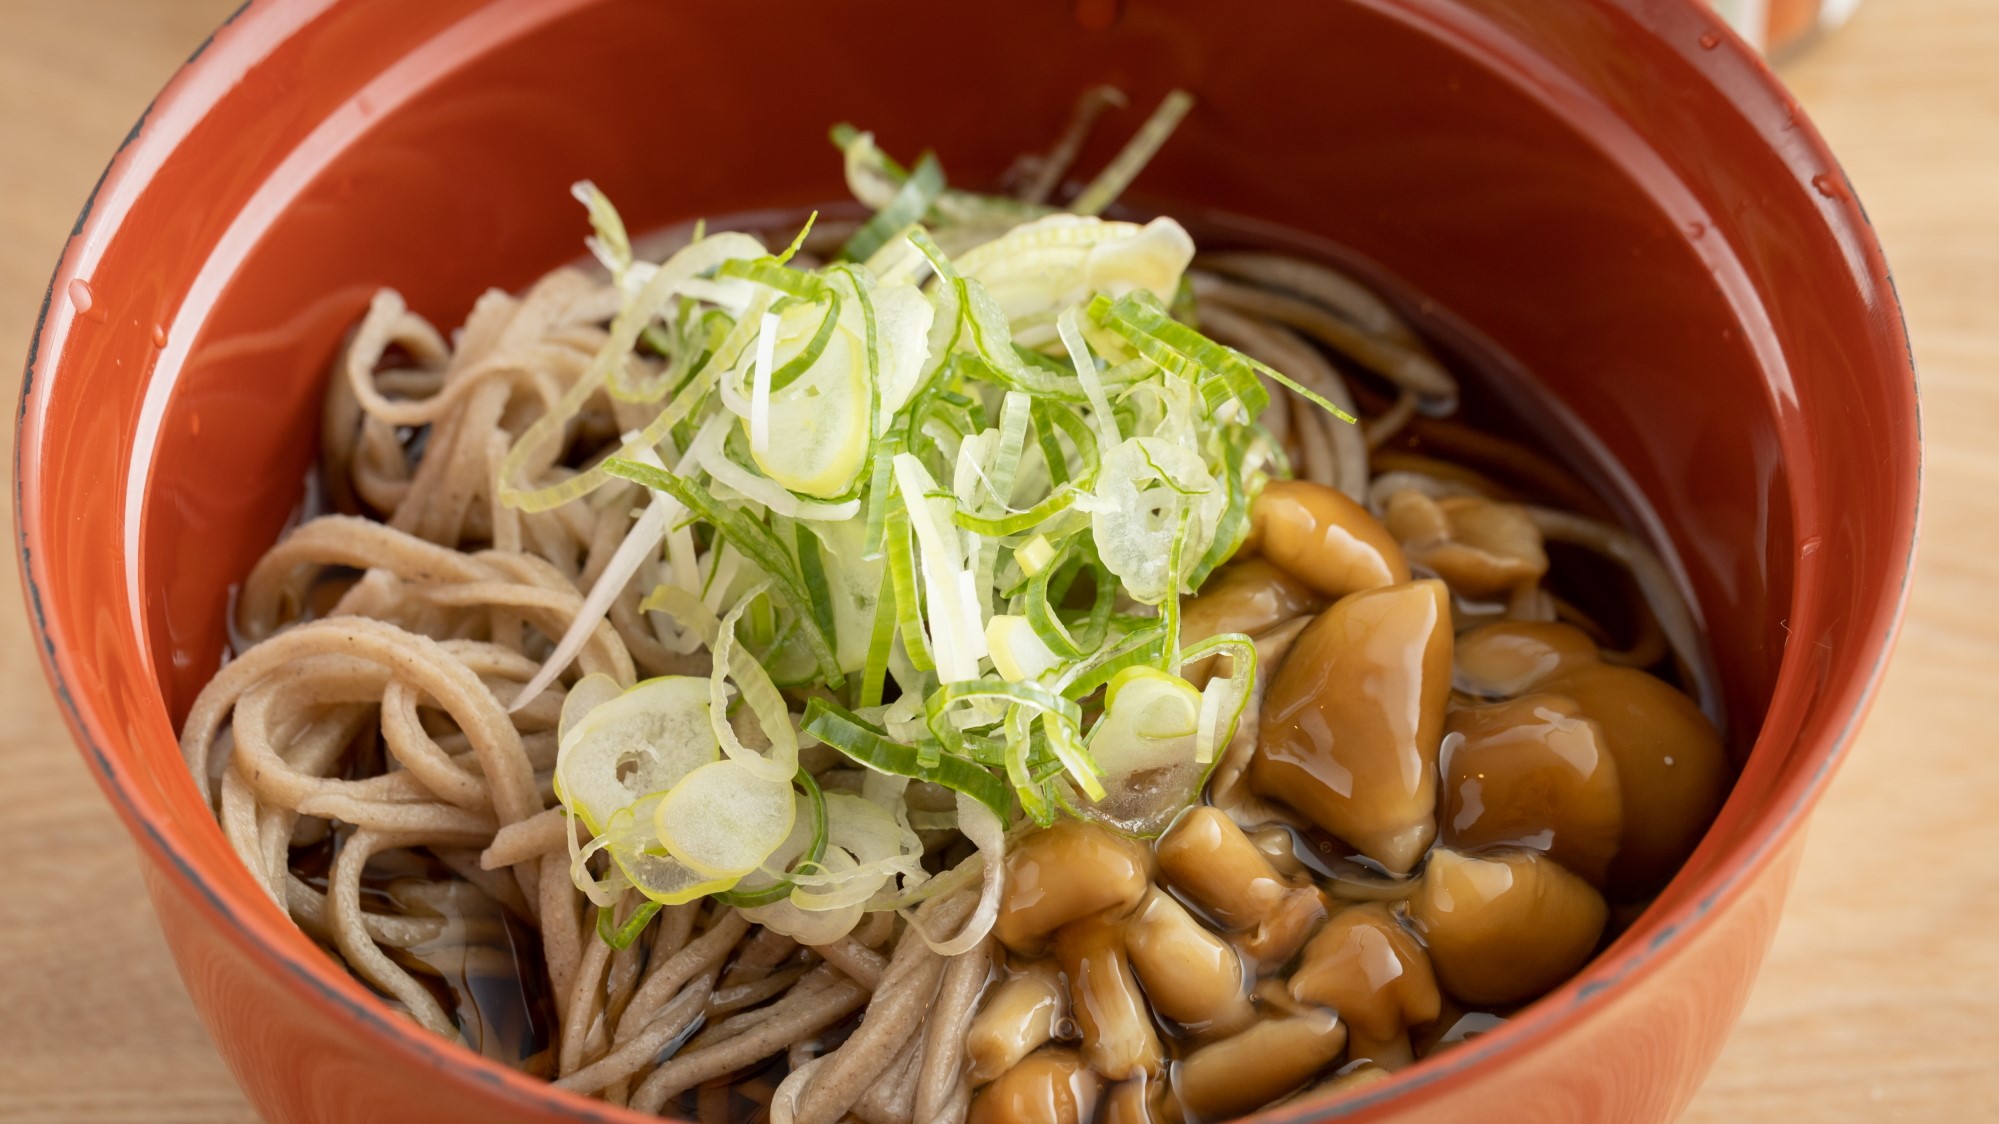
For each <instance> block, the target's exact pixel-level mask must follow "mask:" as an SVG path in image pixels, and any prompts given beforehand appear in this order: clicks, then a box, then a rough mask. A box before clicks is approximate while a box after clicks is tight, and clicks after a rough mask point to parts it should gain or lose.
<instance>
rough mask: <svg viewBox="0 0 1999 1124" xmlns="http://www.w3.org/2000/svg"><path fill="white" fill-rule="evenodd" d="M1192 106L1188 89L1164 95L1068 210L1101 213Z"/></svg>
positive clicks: (1133, 177) (1089, 213)
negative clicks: (1135, 132)
mask: <svg viewBox="0 0 1999 1124" xmlns="http://www.w3.org/2000/svg"><path fill="white" fill-rule="evenodd" d="M1193 107H1194V95H1192V94H1190V93H1188V92H1187V91H1185V90H1174V91H1172V92H1171V93H1169V94H1167V95H1166V97H1165V99H1164V100H1162V101H1161V102H1160V103H1159V108H1158V109H1155V110H1153V111H1152V116H1151V117H1150V118H1147V119H1146V122H1145V124H1144V125H1143V126H1141V127H1140V128H1139V130H1138V133H1137V135H1135V136H1133V137H1132V138H1131V140H1130V141H1128V142H1126V143H1125V146H1124V150H1123V151H1121V152H1119V153H1118V154H1117V156H1115V157H1113V158H1112V160H1111V162H1110V164H1109V166H1107V167H1106V168H1104V170H1103V171H1101V172H1099V173H1097V178H1096V179H1094V180H1091V181H1090V185H1089V186H1088V187H1085V188H1084V189H1083V190H1082V193H1081V194H1079V195H1077V196H1076V200H1075V202H1073V203H1071V204H1069V209H1070V210H1071V211H1074V212H1076V213H1077V214H1079V215H1095V214H1101V213H1102V212H1103V209H1104V208H1105V207H1108V206H1110V205H1111V204H1112V203H1113V202H1115V201H1116V200H1117V197H1118V196H1120V195H1122V194H1124V189H1125V188H1126V187H1129V186H1130V185H1131V181H1132V180H1134V179H1137V178H1138V173H1139V172H1141V171H1143V170H1144V168H1145V165H1146V164H1147V163H1149V162H1150V161H1151V160H1152V156H1153V154H1154V153H1156V152H1158V151H1159V146H1160V145H1163V144H1165V143H1166V138H1167V137H1170V136H1172V135H1173V130H1174V129H1176V128H1178V127H1179V125H1180V119H1181V118H1182V117H1185V116H1187V111H1188V110H1189V109H1192V108H1193Z"/></svg>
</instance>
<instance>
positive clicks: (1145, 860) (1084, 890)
mask: <svg viewBox="0 0 1999 1124" xmlns="http://www.w3.org/2000/svg"><path fill="white" fill-rule="evenodd" d="M1149 862H1150V860H1149V857H1148V856H1147V854H1146V850H1145V847H1144V845H1143V844H1141V843H1138V842H1136V841H1134V840H1131V839H1127V838H1125V837H1124V836H1122V835H1119V834H1117V833H1116V832H1113V831H1111V830H1109V829H1108V828H1105V827H1102V826H1099V825H1097V824H1094V823H1089V822H1086V821H1083V820H1061V821H1058V822H1056V823H1055V824H1053V825H1051V826H1049V827H1045V828H1042V829H1041V830H1039V831H1034V832H1030V833H1028V834H1027V835H1024V836H1022V837H1021V838H1019V839H1018V840H1015V841H1014V843H1013V845H1012V846H1010V847H1009V848H1008V849H1007V855H1006V890H1005V893H1004V894H1003V896H1002V897H1001V899H1000V912H999V919H998V920H997V921H995V922H994V923H993V935H994V936H997V937H998V938H999V939H1000V943H1002V944H1004V945H1006V946H1007V947H1008V948H1010V949H1013V950H1014V951H1015V952H1024V953H1030V954H1032V953H1038V952H1040V951H1041V949H1042V947H1043V945H1044V944H1045V938H1046V937H1047V935H1048V934H1049V933H1052V932H1054V931H1055V930H1056V929H1058V928H1061V927H1062V926H1063V925H1066V924H1068V923H1069V922H1071V921H1074V920H1076V919H1077V918H1079V917H1087V916H1089V915H1091V914H1095V913H1102V912H1104V911H1106V910H1108V911H1110V912H1112V913H1120V914H1121V913H1124V912H1126V911H1128V910H1130V909H1131V908H1132V907H1133V906H1135V905H1137V904H1138V902H1139V899H1140V898H1143V897H1144V896H1145V890H1146V887H1147V886H1149V885H1151V880H1150V878H1149V877H1148V875H1147V871H1148V867H1149Z"/></svg>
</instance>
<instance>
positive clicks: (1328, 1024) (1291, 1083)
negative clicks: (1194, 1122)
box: [1174, 1011, 1347, 1120]
mask: <svg viewBox="0 0 1999 1124" xmlns="http://www.w3.org/2000/svg"><path fill="white" fill-rule="evenodd" d="M1346 1044H1347V1032H1346V1028H1345V1027H1344V1026H1342V1025H1341V1024H1340V1020H1339V1019H1338V1018H1337V1017H1336V1016H1335V1015H1334V1014H1333V1013H1332V1012H1331V1011H1311V1012H1307V1013H1305V1014H1301V1015H1290V1016H1286V1017H1283V1018H1276V1019H1270V1020H1267V1021H1265V1022H1260V1023H1257V1024H1256V1025H1255V1026H1252V1027H1250V1028H1249V1029H1248V1030H1245V1031H1243V1032H1242V1033H1241V1034H1238V1035H1236V1036H1235V1037H1233V1038H1226V1039H1223V1040H1222V1041H1220V1042H1216V1043H1214V1044H1213V1045H1209V1046H1203V1047H1201V1048H1200V1049H1198V1050H1196V1051H1194V1052H1193V1053H1192V1054H1189V1055H1188V1056H1187V1059H1186V1060H1185V1061H1183V1062H1181V1063H1180V1065H1179V1067H1178V1070H1177V1071H1176V1073H1175V1075H1174V1088H1175V1089H1176V1091H1178V1092H1179V1094H1180V1104H1181V1106H1182V1107H1183V1108H1185V1110H1186V1112H1187V1115H1188V1116H1190V1117H1193V1118H1196V1119H1200V1120H1225V1119H1228V1118H1230V1117H1234V1116H1240V1115H1242V1114H1243V1113H1246V1112H1249V1111H1251V1110H1253V1109H1256V1108H1258V1107H1259V1106H1262V1105H1265V1104H1268V1103H1270V1102H1271V1101H1274V1100H1276V1099H1277V1098H1278V1097H1281V1096H1283V1095H1284V1094H1286V1093H1289V1092H1291V1091H1292V1090H1294V1089H1297V1088H1298V1087H1299V1086H1301V1085H1303V1084H1305V1083H1306V1082H1307V1081H1310V1080H1311V1079H1312V1078H1313V1077H1314V1076H1315V1075H1317V1074H1318V1072H1319V1071H1320V1070H1322V1069H1324V1068H1326V1067H1327V1066H1328V1065H1331V1064H1332V1063H1333V1061H1334V1060H1335V1059H1337V1058H1338V1057H1339V1056H1340V1053H1341V1051H1343V1050H1345V1049H1346Z"/></svg>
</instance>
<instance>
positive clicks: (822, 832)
mask: <svg viewBox="0 0 1999 1124" xmlns="http://www.w3.org/2000/svg"><path fill="white" fill-rule="evenodd" d="M793 781H794V783H796V784H797V785H798V787H799V788H801V789H803V790H804V792H805V799H806V806H807V807H809V808H810V809H811V810H812V842H811V843H810V844H808V845H807V846H806V848H805V853H804V854H803V855H800V856H799V857H798V860H797V861H796V862H794V863H793V864H792V869H794V870H802V869H804V868H806V867H808V866H817V865H818V864H819V861H820V860H821V859H824V858H825V857H826V835H827V831H826V793H825V791H824V790H822V789H821V788H820V787H819V781H818V779H817V778H815V777H813V775H812V774H811V773H808V772H806V771H805V770H804V769H800V770H798V776H797V777H795V778H793ZM795 885H797V883H796V882H795V881H793V879H792V878H791V877H790V876H789V874H785V875H780V876H779V877H778V879H777V880H776V881H775V882H772V883H771V884H770V885H768V886H759V887H757V888H756V889H754V890H745V889H741V888H740V887H739V888H737V889H734V890H725V891H723V892H721V893H719V894H716V895H714V897H715V900H716V901H719V902H722V903H724V904H725V905H732V906H735V907H736V908H737V909H754V908H756V907H757V906H760V905H770V904H771V903H773V902H777V901H782V900H783V899H785V898H786V897H789V896H790V895H791V890H792V887H794V886H795ZM611 947H613V948H621V947H623V946H622V945H612V946H611Z"/></svg>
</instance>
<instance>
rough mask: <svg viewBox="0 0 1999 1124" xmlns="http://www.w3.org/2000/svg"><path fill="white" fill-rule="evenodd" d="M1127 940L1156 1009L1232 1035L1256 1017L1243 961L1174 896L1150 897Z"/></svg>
mask: <svg viewBox="0 0 1999 1124" xmlns="http://www.w3.org/2000/svg"><path fill="white" fill-rule="evenodd" d="M1124 940H1125V949H1126V952H1127V954H1128V955H1129V956H1130V958H1131V967H1132V970H1133V971H1134V972H1136V973H1137V975H1138V982H1139V983H1141V984H1143V985H1144V986H1145V994H1146V997H1147V998H1148V999H1150V1000H1151V1001H1152V1009H1153V1010H1154V1011H1156V1012H1158V1013H1159V1014H1161V1015H1164V1016H1166V1017H1167V1018H1169V1019H1172V1020H1173V1021H1174V1022H1176V1023H1179V1024H1180V1025H1181V1026H1183V1027H1185V1028H1187V1029H1188V1030H1189V1031H1192V1032H1194V1033H1196V1034H1205V1033H1212V1034H1233V1033H1234V1032H1236V1031H1238V1030H1240V1029H1242V1028H1243V1027H1245V1026H1247V1025H1249V1023H1250V1022H1252V1021H1253V1020H1254V1019H1255V1017H1256V1016H1255V1012H1254V1010H1253V1009H1252V1008H1251V1007H1250V1004H1249V989H1248V987H1247V986H1245V982H1244V981H1245V977H1246V975H1247V973H1246V972H1244V970H1243V964H1242V957H1241V956H1240V955H1239V954H1238V953H1237V952H1236V950H1235V948H1234V947H1232V946H1231V945H1230V944H1229V943H1228V942H1227V941H1225V940H1223V939H1221V938H1220V937H1218V936H1216V935H1214V934H1213V933H1211V932H1209V931H1208V930H1207V929H1206V928H1204V927H1203V926H1202V925H1201V923H1200V922H1199V921H1196V920H1194V918H1193V915H1191V914H1189V913H1188V912H1187V910H1186V907H1184V906H1182V905H1181V904H1180V903H1179V902H1176V901H1174V900H1173V898H1172V896H1171V895H1168V894H1166V893H1165V892H1163V891H1161V890H1159V889H1158V888H1156V887H1155V888H1154V889H1153V890H1152V891H1151V892H1150V893H1148V894H1146V896H1145V900H1144V901H1143V902H1141V903H1139V907H1138V909H1137V910H1136V911H1134V912H1133V913H1132V915H1131V918H1130V920H1128V921H1126V922H1125V931H1124Z"/></svg>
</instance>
